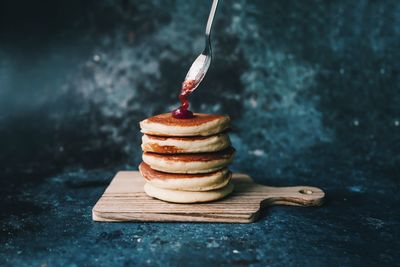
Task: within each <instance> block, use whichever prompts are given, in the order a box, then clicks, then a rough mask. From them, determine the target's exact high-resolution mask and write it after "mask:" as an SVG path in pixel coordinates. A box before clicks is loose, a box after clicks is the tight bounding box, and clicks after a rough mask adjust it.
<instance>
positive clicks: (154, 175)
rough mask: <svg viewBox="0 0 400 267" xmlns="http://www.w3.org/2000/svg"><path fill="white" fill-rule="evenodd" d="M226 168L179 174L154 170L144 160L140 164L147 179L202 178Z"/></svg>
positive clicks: (140, 169) (140, 168)
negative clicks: (208, 171) (200, 172)
mask: <svg viewBox="0 0 400 267" xmlns="http://www.w3.org/2000/svg"><path fill="white" fill-rule="evenodd" d="M223 170H225V169H222V170H218V171H215V172H210V173H202V174H183V173H181V174H178V173H167V172H161V171H156V170H153V169H152V168H151V167H150V166H149V165H148V164H146V163H144V162H142V163H140V165H139V171H140V173H141V174H142V175H143V177H144V178H145V179H147V180H153V179H160V180H168V179H190V178H202V177H207V176H211V175H214V174H216V173H217V172H222V171H223Z"/></svg>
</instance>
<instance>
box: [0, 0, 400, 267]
mask: <svg viewBox="0 0 400 267" xmlns="http://www.w3.org/2000/svg"><path fill="white" fill-rule="evenodd" d="M208 11H209V3H208V2H207V1H200V0H198V1H183V0H182V1H168V0H164V1H157V0H152V1H111V0H109V1H93V0H92V1H75V0H74V1H40V2H38V1H1V2H0V195H1V196H2V200H1V202H0V265H14V266H23V265H36V266H37V265H40V264H46V265H48V266H57V265H71V266H74V265H78V266H80V265H89V266H93V265H99V264H101V263H102V264H103V265H108V266H109V265H112V264H116V265H134V264H136V265H137V264H139V265H149V266H150V265H151V266H154V265H170V266H174V265H176V264H177V263H178V262H180V263H181V265H182V264H184V263H186V264H189V263H190V264H192V265H202V266H204V265H221V264H236V265H249V264H253V265H258V266H265V265H273V266H299V265H305V264H309V265H310V266H314V265H315V266H326V265H327V264H328V265H336V266H338V265H341V266H343V265H363V266H365V265H382V264H384V265H392V266H393V265H396V264H399V262H400V257H399V253H398V251H399V250H400V241H399V239H398V236H399V235H400V231H399V230H398V229H399V226H400V225H399V221H400V213H399V212H398V206H399V204H400V196H399V195H398V193H397V192H398V190H399V189H400V186H399V185H400V183H399V182H400V171H399V167H400V78H399V77H400V76H399V72H400V71H399V70H400V49H399V48H400V3H399V2H398V1H294V0H293V1H245V0H242V1H240V0H232V1H221V3H220V6H219V9H218V11H217V17H216V20H215V23H214V28H213V40H212V41H213V52H214V60H213V63H212V66H211V68H210V70H209V73H208V74H207V76H206V78H205V80H204V82H203V84H202V85H201V86H200V87H199V88H198V90H197V91H196V92H195V94H194V95H193V97H192V103H193V110H194V111H197V112H206V113H228V114H229V115H231V117H232V119H233V130H232V133H231V138H232V141H233V144H234V146H235V148H236V149H237V152H238V153H237V156H236V159H235V162H234V164H233V166H232V167H233V169H234V170H237V171H242V172H247V173H249V174H251V175H252V176H253V177H254V178H255V179H256V180H258V181H260V182H262V183H267V184H271V185H295V184H309V185H315V186H320V187H322V188H324V189H325V190H326V192H327V194H328V200H327V203H326V205H325V206H323V207H321V208H309V209H301V208H293V207H276V208H271V209H269V210H268V211H266V212H265V214H264V215H263V216H262V217H261V219H260V220H259V221H258V222H256V223H254V224H251V225H226V224H150V223H137V224H101V223H93V222H92V221H91V207H92V206H93V205H94V203H95V202H96V200H97V198H98V197H99V196H100V195H101V193H102V191H103V190H104V188H105V187H106V185H107V183H108V182H109V181H110V179H111V177H112V176H113V174H114V173H115V171H117V170H121V169H136V166H137V165H138V163H139V161H140V157H141V151H140V147H139V145H140V134H139V129H138V121H140V120H141V119H143V118H145V117H147V116H150V115H153V114H157V113H161V112H167V111H169V110H171V109H172V108H173V107H175V106H177V104H178V102H177V93H178V91H179V85H180V83H181V82H182V79H183V77H184V76H185V74H186V72H187V70H188V67H189V66H190V64H191V63H192V61H193V60H194V59H195V57H196V56H197V54H198V53H199V52H200V51H201V50H202V45H203V31H204V26H205V22H206V18H207V15H208ZM396 236H397V238H396Z"/></svg>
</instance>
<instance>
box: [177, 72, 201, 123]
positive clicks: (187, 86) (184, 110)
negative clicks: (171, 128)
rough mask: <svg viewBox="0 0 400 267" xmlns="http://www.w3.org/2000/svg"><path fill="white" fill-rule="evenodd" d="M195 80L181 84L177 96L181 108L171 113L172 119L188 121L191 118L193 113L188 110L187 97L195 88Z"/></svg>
mask: <svg viewBox="0 0 400 267" xmlns="http://www.w3.org/2000/svg"><path fill="white" fill-rule="evenodd" d="M196 85H197V83H196V81H195V80H186V81H184V82H183V83H182V89H181V93H180V94H179V101H180V102H181V106H180V107H179V108H177V109H174V110H173V111H172V117H174V118H176V119H190V118H193V117H194V115H193V112H191V111H190V110H189V100H188V97H189V95H190V93H191V92H193V90H194V88H196Z"/></svg>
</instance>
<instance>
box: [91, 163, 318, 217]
mask: <svg viewBox="0 0 400 267" xmlns="http://www.w3.org/2000/svg"><path fill="white" fill-rule="evenodd" d="M232 181H233V182H234V184H235V190H234V192H233V193H232V194H231V195H229V196H228V197H226V198H224V199H221V200H218V201H214V202H210V203H200V204H174V203H168V202H164V201H161V200H157V199H154V198H151V197H149V196H147V195H146V193H145V192H144V191H143V186H144V184H145V180H144V178H143V177H142V176H141V174H140V173H139V172H137V171H121V172H118V173H117V175H116V176H115V177H114V179H113V180H112V181H111V183H110V185H109V186H108V188H107V189H106V191H105V192H104V194H103V195H102V196H101V198H100V199H99V201H97V203H96V205H95V206H94V207H93V211H92V217H93V220H94V221H102V222H126V221H151V222H172V221H175V222H229V223H250V222H253V221H254V220H255V219H256V218H257V215H258V213H259V211H260V208H261V207H262V206H269V205H296V206H318V205H321V204H322V201H323V199H324V196H325V193H324V192H323V191H322V190H321V189H319V188H316V187H310V186H293V187H270V186H264V185H260V184H256V183H254V182H253V181H252V180H251V178H250V177H249V176H248V175H246V174H239V173H235V174H234V175H233V178H232Z"/></svg>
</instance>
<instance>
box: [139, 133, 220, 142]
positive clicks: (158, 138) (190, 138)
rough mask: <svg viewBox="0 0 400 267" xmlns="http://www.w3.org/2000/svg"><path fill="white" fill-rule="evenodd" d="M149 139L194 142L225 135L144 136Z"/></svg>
mask: <svg viewBox="0 0 400 267" xmlns="http://www.w3.org/2000/svg"><path fill="white" fill-rule="evenodd" d="M145 135H146V136H147V137H148V138H149V139H152V140H160V141H165V140H168V139H173V140H179V141H196V140H205V139H208V138H211V137H213V136H222V135H225V133H219V134H214V135H209V136H200V135H196V136H157V135H152V134H145Z"/></svg>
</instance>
